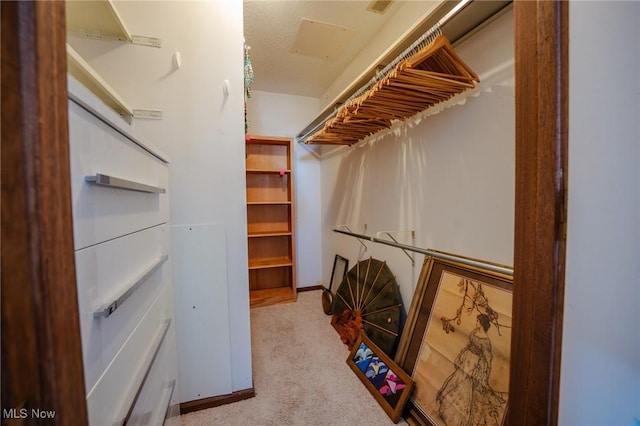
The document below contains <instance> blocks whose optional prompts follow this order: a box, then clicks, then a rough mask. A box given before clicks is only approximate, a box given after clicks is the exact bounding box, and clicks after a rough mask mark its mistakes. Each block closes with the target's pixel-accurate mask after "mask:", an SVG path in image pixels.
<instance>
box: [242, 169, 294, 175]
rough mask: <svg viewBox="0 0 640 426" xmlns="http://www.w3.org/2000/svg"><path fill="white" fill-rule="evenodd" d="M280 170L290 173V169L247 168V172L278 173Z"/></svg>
mask: <svg viewBox="0 0 640 426" xmlns="http://www.w3.org/2000/svg"><path fill="white" fill-rule="evenodd" d="M280 172H283V173H291V170H273V169H247V173H275V174H280Z"/></svg>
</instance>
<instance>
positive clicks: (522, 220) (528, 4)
mask: <svg viewBox="0 0 640 426" xmlns="http://www.w3.org/2000/svg"><path fill="white" fill-rule="evenodd" d="M568 15H569V2H565V1H558V2H556V1H516V2H515V5H514V16H515V18H514V27H515V39H514V40H515V80H516V197H515V235H514V237H515V238H514V239H515V241H514V285H513V329H512V337H511V339H512V340H511V371H510V380H509V413H510V415H509V420H510V421H509V424H513V425H555V424H557V423H558V401H559V389H560V386H559V385H560V360H561V347H562V317H563V307H564V276H565V249H566V229H567V228H566V225H567V223H566V220H567V205H566V203H567V168H568V159H567V154H568V132H567V129H568V123H569V119H568V102H569V101H568V93H569V90H568V86H569V76H568V66H569V63H568V62H569V60H568V51H569V46H568V39H569V37H568V33H569V29H568V18H569V16H568Z"/></svg>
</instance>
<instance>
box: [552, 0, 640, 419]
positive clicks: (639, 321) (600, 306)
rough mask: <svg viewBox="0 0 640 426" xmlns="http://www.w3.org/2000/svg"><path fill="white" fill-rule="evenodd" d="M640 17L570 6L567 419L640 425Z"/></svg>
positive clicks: (563, 391) (632, 9)
mask: <svg viewBox="0 0 640 426" xmlns="http://www.w3.org/2000/svg"><path fill="white" fill-rule="evenodd" d="M639 23H640V3H639V2H572V3H571V5H570V8H569V36H570V42H569V62H570V85H569V90H570V93H569V102H570V104H569V113H570V121H569V221H568V235H567V272H566V289H565V308H564V330H563V336H562V341H563V345H562V346H563V347H562V369H561V382H560V422H559V423H560V424H562V425H608V426H610V425H630V426H631V425H634V424H639V423H640V172H639V170H640V167H639V166H640V124H639V123H640V120H639V118H640V25H639ZM634 417H635V418H636V420H635V421H634Z"/></svg>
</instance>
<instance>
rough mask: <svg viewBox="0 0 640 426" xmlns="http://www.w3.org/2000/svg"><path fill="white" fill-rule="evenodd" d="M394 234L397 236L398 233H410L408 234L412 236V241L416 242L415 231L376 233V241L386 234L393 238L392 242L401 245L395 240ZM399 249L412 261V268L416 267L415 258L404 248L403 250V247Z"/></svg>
mask: <svg viewBox="0 0 640 426" xmlns="http://www.w3.org/2000/svg"><path fill="white" fill-rule="evenodd" d="M392 232H393V233H394V234H397V233H400V232H403V233H404V232H408V233H410V234H411V240H414V239H415V238H416V231H413V230H411V231H380V232H376V236H375V238H376V239H380V235H382V234H385V235H386V236H387V237H389V238H391V241H393V242H394V243H396V244H399V243H398V240H396V239H395V238H393V235H391V233H392ZM399 248H400V250H402V251H403V252H404V254H405V255H406V256H407V257H408V258H409V260H411V266H416V260H415V259H414V258H413V256H411V255H410V254H409V252H408V251H407V250H405V249H404V248H402V247H399Z"/></svg>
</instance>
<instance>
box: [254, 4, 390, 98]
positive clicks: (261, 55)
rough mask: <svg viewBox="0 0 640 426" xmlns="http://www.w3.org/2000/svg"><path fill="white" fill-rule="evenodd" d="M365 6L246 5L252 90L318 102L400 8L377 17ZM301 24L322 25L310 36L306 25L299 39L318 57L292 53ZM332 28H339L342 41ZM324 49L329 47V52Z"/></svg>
mask: <svg viewBox="0 0 640 426" xmlns="http://www.w3.org/2000/svg"><path fill="white" fill-rule="evenodd" d="M370 3H371V2H370V1H319V0H317V1H300V0H278V1H270V0H266V1H265V0H245V1H244V35H245V41H246V43H247V44H248V45H249V46H250V47H251V50H250V57H251V64H252V66H253V72H254V75H255V81H254V83H253V85H252V89H253V90H259V91H266V92H275V93H284V94H291V95H299V96H311V97H320V96H321V95H322V94H323V93H324V92H325V91H326V89H327V88H328V87H329V86H330V85H331V83H332V82H333V81H334V80H335V79H336V77H338V76H339V75H340V73H341V72H342V70H343V69H344V68H345V67H346V66H347V65H348V64H349V63H350V62H351V60H352V59H353V57H354V56H355V55H356V54H357V53H358V52H360V50H362V48H363V47H364V46H366V44H367V42H368V41H369V40H370V39H371V38H372V37H373V36H374V35H375V34H376V33H377V32H378V31H379V30H380V28H381V27H382V26H383V25H384V24H385V23H386V22H387V21H388V20H389V18H390V17H391V16H392V15H393V14H394V13H395V12H396V10H397V8H399V7H400V6H399V5H398V4H395V3H396V2H394V4H392V5H391V7H389V9H387V11H386V13H384V14H382V15H381V14H378V13H374V12H371V11H368V10H367V7H368V6H369V4H370ZM398 3H399V2H398ZM303 19H305V20H310V21H315V22H318V23H320V24H321V25H318V26H317V27H316V28H315V29H314V30H313V31H308V27H309V25H308V23H307V24H306V25H302V30H303V32H304V33H303V32H301V34H300V36H301V37H302V38H303V42H304V45H305V46H314V45H315V46H317V49H318V50H317V52H314V51H313V47H312V48H311V50H312V51H309V50H304V54H302V53H296V52H294V51H293V47H294V44H295V43H296V38H297V37H298V35H299V34H298V32H299V30H300V29H301V24H302V20H303ZM327 24H328V25H327ZM336 27H342V28H344V32H345V37H344V38H341V37H340V36H339V34H337V33H336ZM323 31H326V32H323ZM347 35H348V36H349V37H347ZM332 40H333V41H332ZM341 40H344V41H341ZM298 42H300V40H299V39H298ZM327 45H330V46H332V48H331V49H329V51H327V50H326V48H327Z"/></svg>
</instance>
